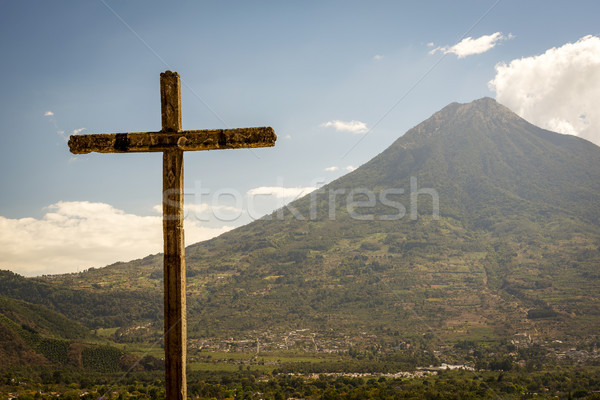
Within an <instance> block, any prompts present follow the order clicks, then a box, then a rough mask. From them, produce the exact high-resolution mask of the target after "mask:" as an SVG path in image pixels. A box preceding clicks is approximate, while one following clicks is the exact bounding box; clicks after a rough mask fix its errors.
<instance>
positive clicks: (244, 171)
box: [0, 0, 600, 275]
mask: <svg viewBox="0 0 600 400" xmlns="http://www.w3.org/2000/svg"><path fill="white" fill-rule="evenodd" d="M598 15H600V4H599V3H597V2H594V1H580V2H575V3H574V2H547V1H528V2H517V1H509V0H501V1H496V0H494V1H457V2H431V1H419V2H399V1H393V2H392V1H390V2H386V1H378V2H359V1H356V2H348V1H345V2H334V1H326V2H280V1H272V2H241V1H239V2H236V1H223V2H208V1H206V2H204V1H197V2H191V1H180V2H151V1H127V2H117V1H114V0H112V1H111V0H104V1H85V2H82V1H61V2H49V1H28V0H24V1H18V2H8V3H6V4H4V5H3V11H2V14H1V15H0V50H1V54H2V59H3V62H2V66H1V67H0V68H1V69H2V74H1V78H0V79H1V83H2V91H0V104H1V107H0V121H1V124H0V152H1V156H0V167H1V168H2V171H3V174H2V177H1V178H0V179H1V181H0V182H1V184H2V188H3V190H2V191H1V192H0V228H1V231H0V268H3V269H12V270H14V271H16V272H19V273H22V274H25V275H35V274H42V273H58V272H72V271H77V270H82V269H84V268H87V267H90V266H94V267H100V266H103V265H106V264H108V263H111V262H114V261H118V260H122V261H126V260H129V259H131V258H136V257H143V256H145V255H147V254H148V253H156V252H158V251H160V250H161V248H160V246H161V243H162V242H161V239H160V235H161V231H160V214H159V213H158V212H157V205H159V204H160V201H161V200H160V199H161V192H160V191H161V178H162V175H161V173H162V172H161V171H162V167H161V156H160V154H132V155H123V154H118V155H108V154H101V155H99V154H91V155H83V156H73V155H72V154H70V153H69V151H68V147H67V144H66V139H65V138H66V137H68V136H69V135H71V134H73V133H105V132H106V133H108V132H132V131H134V132H135V131H138V132H139V131H157V130H159V129H160V97H159V74H160V72H162V71H165V70H167V69H171V70H174V71H177V72H179V73H180V75H181V77H182V84H183V88H182V110H183V128H184V129H208V128H226V127H231V128H234V127H246V126H265V125H267V126H272V127H273V128H275V131H276V133H277V134H278V141H277V145H276V146H275V148H270V149H256V150H236V151H221V152H218V151H215V152H195V153H186V156H185V181H186V193H187V196H186V202H187V204H188V205H189V212H188V219H186V235H187V238H188V239H189V240H188V244H190V243H191V242H193V241H197V240H200V239H203V238H208V237H210V236H214V235H215V234H218V233H220V232H222V231H224V230H227V229H230V228H232V227H235V226H239V225H241V224H243V223H247V222H248V221H250V220H252V219H253V217H257V216H260V215H262V214H263V213H266V212H268V211H270V210H272V209H273V208H274V207H276V206H280V205H282V204H283V203H285V202H286V201H289V200H292V199H293V198H294V197H295V196H297V195H299V194H300V193H305V192H307V191H308V190H310V189H311V188H314V187H317V186H319V185H322V184H323V183H324V182H329V181H331V180H333V179H335V178H337V177H339V176H341V175H343V174H344V173H347V172H348V171H350V170H352V169H353V168H356V167H358V166H360V165H361V164H363V163H365V162H367V161H368V160H369V159H371V158H372V157H374V156H376V155H377V154H378V153H380V152H381V151H383V150H384V149H385V148H386V147H387V146H389V145H390V144H391V143H392V142H393V141H394V140H395V139H397V138H398V137H400V136H401V135H402V134H403V133H404V132H405V131H406V130H408V129H410V128H411V127H412V126H414V125H416V124H418V123H419V122H421V121H422V120H424V119H426V118H427V117H429V116H430V115H431V114H433V113H434V112H436V111H438V110H439V109H440V108H442V107H444V106H445V105H447V104H448V103H451V102H453V101H458V102H469V101H472V100H475V99H477V98H480V97H483V96H490V97H494V98H497V99H498V100H499V101H500V102H502V103H503V104H506V105H507V106H509V107H511V108H512V109H513V110H515V111H516V112H518V113H519V114H520V115H522V116H524V117H525V118H526V119H529V120H530V121H532V122H534V123H536V124H539V125H541V126H544V127H546V128H549V129H554V130H557V131H561V132H563V133H571V134H577V135H580V136H583V137H586V138H588V139H590V140H592V141H595V143H599V142H600V141H599V140H597V139H596V136H595V135H597V134H598V130H597V129H596V127H597V126H600V121H599V118H597V117H596V116H595V113H596V111H594V110H595V109H596V108H598V107H597V104H598V102H597V101H600V95H599V92H598V91H599V89H598V88H599V87H600V72H599V71H600V45H599V44H598V42H599V41H600V39H598V36H600V32H599V28H598V23H597V16H598ZM590 35H591V36H590ZM467 38H471V39H470V40H469V39H467ZM552 49H554V51H552ZM519 60H524V61H522V62H519ZM565 65H566V66H565ZM491 81H494V83H493V84H490V82H491ZM555 83H556V84H555ZM549 87H550V88H553V89H552V90H550V91H549V89H548V88H549ZM582 87H583V88H584V89H583V92H584V94H583V95H581V90H582V89H581V88H582ZM575 88H579V89H578V91H576V90H575ZM521 92H523V93H521ZM575 94H577V96H575ZM574 98H577V99H578V101H575V102H574V101H573V99H574ZM594 106H595V107H594ZM336 121H337V122H336ZM352 121H354V122H352ZM203 191H206V192H207V194H202V196H199V194H200V193H201V192H202V193H203ZM219 193H220V194H219ZM224 193H225V194H224ZM249 193H250V194H252V193H254V194H261V195H260V196H259V198H258V199H257V200H255V203H253V205H252V208H253V212H250V214H252V215H249V212H248V200H247V198H248V195H249ZM215 194H216V195H215ZM215 196H216V197H215ZM215 210H218V212H217V214H218V215H217V216H219V215H220V218H215V215H214V214H215ZM219 212H220V213H221V214H219ZM227 213H229V215H227Z"/></svg>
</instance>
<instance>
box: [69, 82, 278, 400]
mask: <svg viewBox="0 0 600 400" xmlns="http://www.w3.org/2000/svg"><path fill="white" fill-rule="evenodd" d="M160 102H161V113H162V130H161V131H160V132H139V133H137V132H136V133H112V134H97V135H73V136H71V138H70V139H69V148H70V150H71V152H72V153H74V154H86V153H90V152H92V151H96V152H98V153H132V152H157V151H161V152H162V153H163V237H164V250H165V255H164V286H165V297H164V301H165V336H164V341H165V374H166V394H167V399H168V400H184V399H186V396H187V388H186V376H185V368H186V339H187V332H186V325H187V324H186V310H185V308H186V307H185V246H184V238H183V152H184V151H194V150H215V149H239V148H250V147H271V146H274V145H275V140H276V139H277V136H275V132H274V131H273V129H272V128H269V127H265V128H242V129H214V130H199V131H183V130H181V84H180V80H179V74H178V73H177V72H171V71H166V72H164V73H161V74H160Z"/></svg>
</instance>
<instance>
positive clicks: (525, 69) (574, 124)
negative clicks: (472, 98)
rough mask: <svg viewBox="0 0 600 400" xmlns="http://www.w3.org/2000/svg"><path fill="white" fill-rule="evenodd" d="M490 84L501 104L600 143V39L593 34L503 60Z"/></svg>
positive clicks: (545, 125)
mask: <svg viewBox="0 0 600 400" xmlns="http://www.w3.org/2000/svg"><path fill="white" fill-rule="evenodd" d="M489 87H490V89H491V90H494V91H495V92H496V98H497V100H498V101H499V102H500V103H502V104H504V105H506V106H507V107H509V108H510V109H512V110H513V111H515V112H516V113H517V114H519V115H520V116H521V117H523V118H525V119H527V120H528V121H530V122H532V123H533V124H536V125H538V126H541V127H542V128H545V129H549V130H552V131H556V132H560V133H566V134H572V135H577V136H580V137H583V138H585V139H588V140H590V141H592V142H594V143H596V144H598V145H600V107H598V104H600V38H598V37H596V36H591V35H589V36H585V37H583V38H581V39H579V40H578V41H577V42H575V43H567V44H565V45H563V46H561V47H553V48H551V49H548V50H547V51H546V52H545V53H544V54H541V55H537V56H532V57H525V58H521V59H515V60H512V61H511V62H510V63H508V64H505V63H500V64H498V65H496V76H495V77H494V79H493V80H492V81H490V82H489Z"/></svg>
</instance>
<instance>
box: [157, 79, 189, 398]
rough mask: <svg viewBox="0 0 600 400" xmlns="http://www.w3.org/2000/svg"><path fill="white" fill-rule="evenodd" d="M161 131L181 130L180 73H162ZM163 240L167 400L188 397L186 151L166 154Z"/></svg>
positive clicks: (166, 151)
mask: <svg viewBox="0 0 600 400" xmlns="http://www.w3.org/2000/svg"><path fill="white" fill-rule="evenodd" d="M160 101H161V113H162V131H163V132H177V131H179V130H181V86H180V81H179V74H177V73H176V72H170V71H167V72H164V73H162V74H160ZM163 237H164V251H165V256H164V285H165V296H164V298H165V337H164V341H165V378H166V395H167V400H185V399H186V398H187V387H186V386H187V383H186V376H185V368H186V339H187V322H186V301H185V244H184V236H183V151H181V150H179V149H177V148H173V149H169V150H165V151H164V152H163Z"/></svg>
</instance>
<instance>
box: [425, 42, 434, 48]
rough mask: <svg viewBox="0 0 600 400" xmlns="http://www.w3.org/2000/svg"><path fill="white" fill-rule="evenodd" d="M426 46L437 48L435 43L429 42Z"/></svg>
mask: <svg viewBox="0 0 600 400" xmlns="http://www.w3.org/2000/svg"><path fill="white" fill-rule="evenodd" d="M426 46H427V47H433V46H435V43H433V42H429V43H427V45H426Z"/></svg>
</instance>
